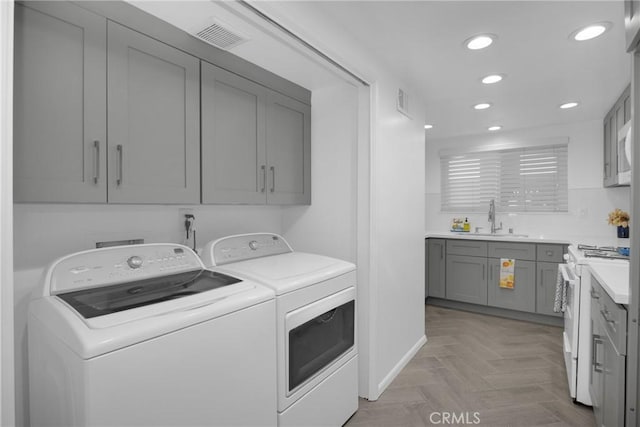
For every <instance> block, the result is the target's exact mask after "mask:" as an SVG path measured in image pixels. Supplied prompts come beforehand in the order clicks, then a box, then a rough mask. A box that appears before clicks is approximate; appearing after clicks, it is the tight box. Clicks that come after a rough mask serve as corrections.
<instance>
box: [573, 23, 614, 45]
mask: <svg viewBox="0 0 640 427" xmlns="http://www.w3.org/2000/svg"><path fill="white" fill-rule="evenodd" d="M611 25H612V24H611V22H598V23H596V24H592V25H589V26H586V27H584V28H580V29H578V30H576V31H574V32H573V33H571V36H570V37H571V38H572V39H573V40H577V41H579V42H582V41H585V40H591V39H594V38H596V37H598V36H600V35H602V34H603V33H604V32H605V31H607V30H608V29H609V28H611Z"/></svg>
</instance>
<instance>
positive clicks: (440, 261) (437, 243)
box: [425, 239, 447, 298]
mask: <svg viewBox="0 0 640 427" xmlns="http://www.w3.org/2000/svg"><path fill="white" fill-rule="evenodd" d="M426 244H427V248H426V249H427V251H426V253H427V265H426V270H427V271H426V276H427V277H426V279H427V283H426V285H427V286H426V289H425V294H426V295H427V296H430V297H437V298H445V296H446V293H445V289H446V288H445V286H446V269H447V264H446V261H445V251H446V240H444V239H427V242H426Z"/></svg>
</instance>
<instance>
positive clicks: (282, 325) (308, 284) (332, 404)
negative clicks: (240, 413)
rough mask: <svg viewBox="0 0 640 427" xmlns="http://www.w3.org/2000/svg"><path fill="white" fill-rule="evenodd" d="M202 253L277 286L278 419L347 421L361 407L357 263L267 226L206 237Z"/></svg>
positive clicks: (220, 266) (221, 267)
mask: <svg viewBox="0 0 640 427" xmlns="http://www.w3.org/2000/svg"><path fill="white" fill-rule="evenodd" d="M202 257H203V260H204V263H205V265H207V266H215V267H216V270H218V271H221V272H224V273H226V274H232V275H235V276H238V277H246V278H248V279H251V280H255V281H257V282H259V283H261V284H264V285H266V286H269V287H271V288H272V289H273V290H274V291H275V293H276V306H277V316H276V322H277V323H276V324H277V327H276V330H277V336H276V337H277V354H278V358H277V359H278V424H279V425H280V426H305V425H307V426H308V425H314V426H339V425H342V424H344V423H345V422H346V421H347V420H348V419H349V417H350V416H351V415H352V414H353V413H354V412H355V411H356V410H357V409H358V351H357V337H356V329H357V328H356V290H355V285H356V266H355V265H354V264H352V263H349V262H346V261H342V260H338V259H335V258H329V257H326V256H322V255H314V254H308V253H303V252H294V251H293V250H292V249H291V247H290V246H289V244H288V243H287V242H286V241H285V240H284V239H283V238H282V237H281V236H278V235H276V234H271V233H257V234H244V235H236V236H229V237H225V238H222V239H218V240H216V241H212V242H209V243H208V244H207V245H206V246H205V248H204V250H203V252H202Z"/></svg>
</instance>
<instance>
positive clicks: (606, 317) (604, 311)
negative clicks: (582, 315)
mask: <svg viewBox="0 0 640 427" xmlns="http://www.w3.org/2000/svg"><path fill="white" fill-rule="evenodd" d="M600 315H601V316H602V318H603V319H604V321H605V322H607V323H611V324H612V325H615V324H616V321H615V320H612V319H609V312H608V311H607V309H606V308H604V309H602V310H600Z"/></svg>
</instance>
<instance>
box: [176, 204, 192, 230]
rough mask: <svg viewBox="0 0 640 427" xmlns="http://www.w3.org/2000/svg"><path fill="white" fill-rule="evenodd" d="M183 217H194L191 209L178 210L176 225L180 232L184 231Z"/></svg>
mask: <svg viewBox="0 0 640 427" xmlns="http://www.w3.org/2000/svg"><path fill="white" fill-rule="evenodd" d="M185 215H195V214H194V212H193V208H179V209H178V225H179V228H180V230H181V231H183V230H184V220H185Z"/></svg>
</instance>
